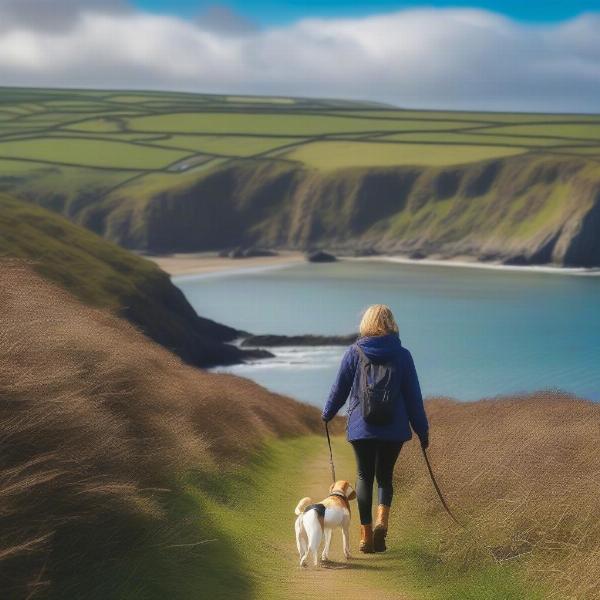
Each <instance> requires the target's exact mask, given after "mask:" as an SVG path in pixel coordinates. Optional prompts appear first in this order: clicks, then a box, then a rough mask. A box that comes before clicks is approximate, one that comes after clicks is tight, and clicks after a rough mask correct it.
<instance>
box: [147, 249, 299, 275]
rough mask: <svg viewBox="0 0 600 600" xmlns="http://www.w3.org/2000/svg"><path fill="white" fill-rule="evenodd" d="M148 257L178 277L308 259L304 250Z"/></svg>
mask: <svg viewBox="0 0 600 600" xmlns="http://www.w3.org/2000/svg"><path fill="white" fill-rule="evenodd" d="M146 258H148V259H149V260H151V261H153V262H155V263H156V264H157V265H158V266H159V267H160V268H161V269H162V270H163V271H166V272H167V273H168V274H169V275H171V276H177V277H179V276H182V275H208V274H212V273H221V272H228V271H244V270H247V269H256V268H263V267H265V268H271V267H283V266H287V265H292V264H296V263H300V262H304V261H305V260H306V259H305V257H304V254H303V253H302V252H293V251H281V252H280V253H279V254H278V255H277V256H253V257H250V258H223V257H221V256H218V255H217V254H215V253H212V252H201V253H194V254H170V255H166V256H147V257H146Z"/></svg>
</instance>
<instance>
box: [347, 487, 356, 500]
mask: <svg viewBox="0 0 600 600" xmlns="http://www.w3.org/2000/svg"><path fill="white" fill-rule="evenodd" d="M346 498H348V500H354V499H355V498H356V492H355V491H354V488H353V487H352V486H351V485H350V484H347V485H346Z"/></svg>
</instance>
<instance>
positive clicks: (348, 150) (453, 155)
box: [284, 142, 523, 171]
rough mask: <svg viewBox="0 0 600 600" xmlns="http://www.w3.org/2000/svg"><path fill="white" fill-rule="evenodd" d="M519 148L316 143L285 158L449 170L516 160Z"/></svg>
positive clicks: (323, 164)
mask: <svg viewBox="0 0 600 600" xmlns="http://www.w3.org/2000/svg"><path fill="white" fill-rule="evenodd" d="M521 152H523V150H522V149H519V148H508V147H503V146H484V145H480V146H475V145H473V146H467V145H460V146H458V145H457V146H451V147H444V146H437V145H435V144H433V145H429V144H397V145H396V144H378V143H377V142H354V143H353V142H313V143H310V144H305V145H303V146H299V147H298V148H295V149H293V150H291V151H289V152H286V153H285V154H284V156H285V158H288V159H290V160H296V161H299V162H301V163H303V164H306V165H307V166H309V167H312V168H314V169H320V170H323V171H335V170H338V169H344V168H349V167H375V166H382V167H389V166H395V165H423V166H436V167H439V166H449V165H459V164H464V163H469V162H474V161H483V160H489V159H490V158H499V157H503V156H514V155H515V154H520V153H521Z"/></svg>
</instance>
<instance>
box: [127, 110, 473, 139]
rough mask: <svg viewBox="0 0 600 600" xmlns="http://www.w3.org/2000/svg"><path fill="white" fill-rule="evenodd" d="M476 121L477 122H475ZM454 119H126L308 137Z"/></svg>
mask: <svg viewBox="0 0 600 600" xmlns="http://www.w3.org/2000/svg"><path fill="white" fill-rule="evenodd" d="M476 124H477V123H476ZM457 126H460V124H457V123H456V122H453V121H428V122H419V121H409V120H406V121H400V120H392V119H378V120H376V121H375V120H372V119H361V118H352V117H347V116H345V115H344V114H339V115H335V114H334V115H329V114H325V115H319V114H313V115H306V114H299V115H296V114H293V113H292V114H277V113H276V112H274V113H273V114H262V113H255V114H252V113H250V114H239V113H230V112H222V113H218V112H215V113H210V112H207V113H182V114H171V115H160V116H150V117H136V118H132V119H129V128H130V129H132V130H135V131H158V132H189V133H193V132H199V133H215V134H219V133H221V134H223V133H244V134H255V135H269V134H279V135H290V136H309V135H321V134H324V133H351V132H356V133H360V132H364V131H377V130H390V129H391V130H408V131H411V130H413V129H426V130H427V129H429V130H444V129H455V128H456V127H457Z"/></svg>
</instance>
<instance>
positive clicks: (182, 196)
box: [0, 88, 600, 265]
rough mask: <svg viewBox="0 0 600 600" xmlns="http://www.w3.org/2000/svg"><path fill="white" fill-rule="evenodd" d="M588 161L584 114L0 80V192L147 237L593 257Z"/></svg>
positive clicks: (599, 157)
mask: <svg viewBox="0 0 600 600" xmlns="http://www.w3.org/2000/svg"><path fill="white" fill-rule="evenodd" d="M599 173H600V116H595V115H568V114H565V115H558V114H554V115H544V114H523V113H485V112H454V111H418V110H402V109H399V108H395V107H390V106H386V105H381V104H376V103H365V102H350V101H342V100H327V99H306V98H280V97H258V96H257V97H250V96H226V95H216V94H188V93H175V92H173V93H171V92H142V91H140V92H134V91H127V92H123V91H110V90H51V89H16V88H0V191H5V192H9V193H11V194H12V195H13V196H16V197H18V198H23V199H26V200H30V201H33V202H36V203H39V204H41V205H43V206H44V207H46V208H49V209H51V210H54V211H57V212H60V213H62V214H64V215H65V216H67V217H68V218H70V219H71V220H73V221H75V222H77V223H79V224H81V225H84V226H86V227H88V228H90V229H92V230H93V231H95V232H96V233H99V234H100V235H103V236H104V237H107V238H109V239H110V240H112V241H115V242H117V243H119V244H121V245H124V246H126V247H129V248H134V249H138V250H147V251H151V252H172V251H198V250H215V249H220V248H223V247H233V246H237V245H248V244H260V245H263V246H268V247H286V248H294V249H305V248H306V247H310V246H314V245H320V246H331V245H332V244H333V245H341V246H342V250H344V249H348V248H350V249H355V248H356V247H357V246H359V247H370V248H373V249H375V250H377V251H383V252H395V253H397V252H408V253H412V252H414V251H418V252H419V253H420V254H426V255H438V256H442V257H452V256H455V255H463V256H466V255H468V256H473V257H474V258H481V257H487V258H489V259H498V260H514V261H517V262H521V263H523V262H524V263H531V262H533V263H544V262H553V263H556V264H575V265H582V264H585V265H595V264H597V263H598V262H600V248H596V245H594V244H595V243H594V242H593V239H592V238H593V236H592V234H591V233H589V232H588V230H590V231H592V230H591V229H590V227H592V226H593V222H594V217H593V214H595V213H593V211H594V210H595V208H594V207H595V206H596V191H595V190H596V182H597V181H598V180H599V175H598V174H599ZM374 178H375V179H374ZM375 180H376V181H375ZM367 205H368V206H370V207H373V212H372V216H371V215H370V216H369V217H368V218H365V210H366V208H365V207H366V206H367ZM590 211H591V212H590ZM586 215H592V216H589V218H588V216H586ZM359 216H360V218H359ZM567 219H575V220H577V223H569V224H568V226H567V225H566V220H567ZM592 229H593V227H592ZM216 231H218V232H219V235H218V236H216V237H215V232H216ZM578 232H581V233H578ZM560 236H563V237H564V236H566V237H565V238H564V239H560V240H559V238H560ZM577 236H579V237H578V238H577ZM576 238H577V239H576ZM555 249H556V251H555Z"/></svg>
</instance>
